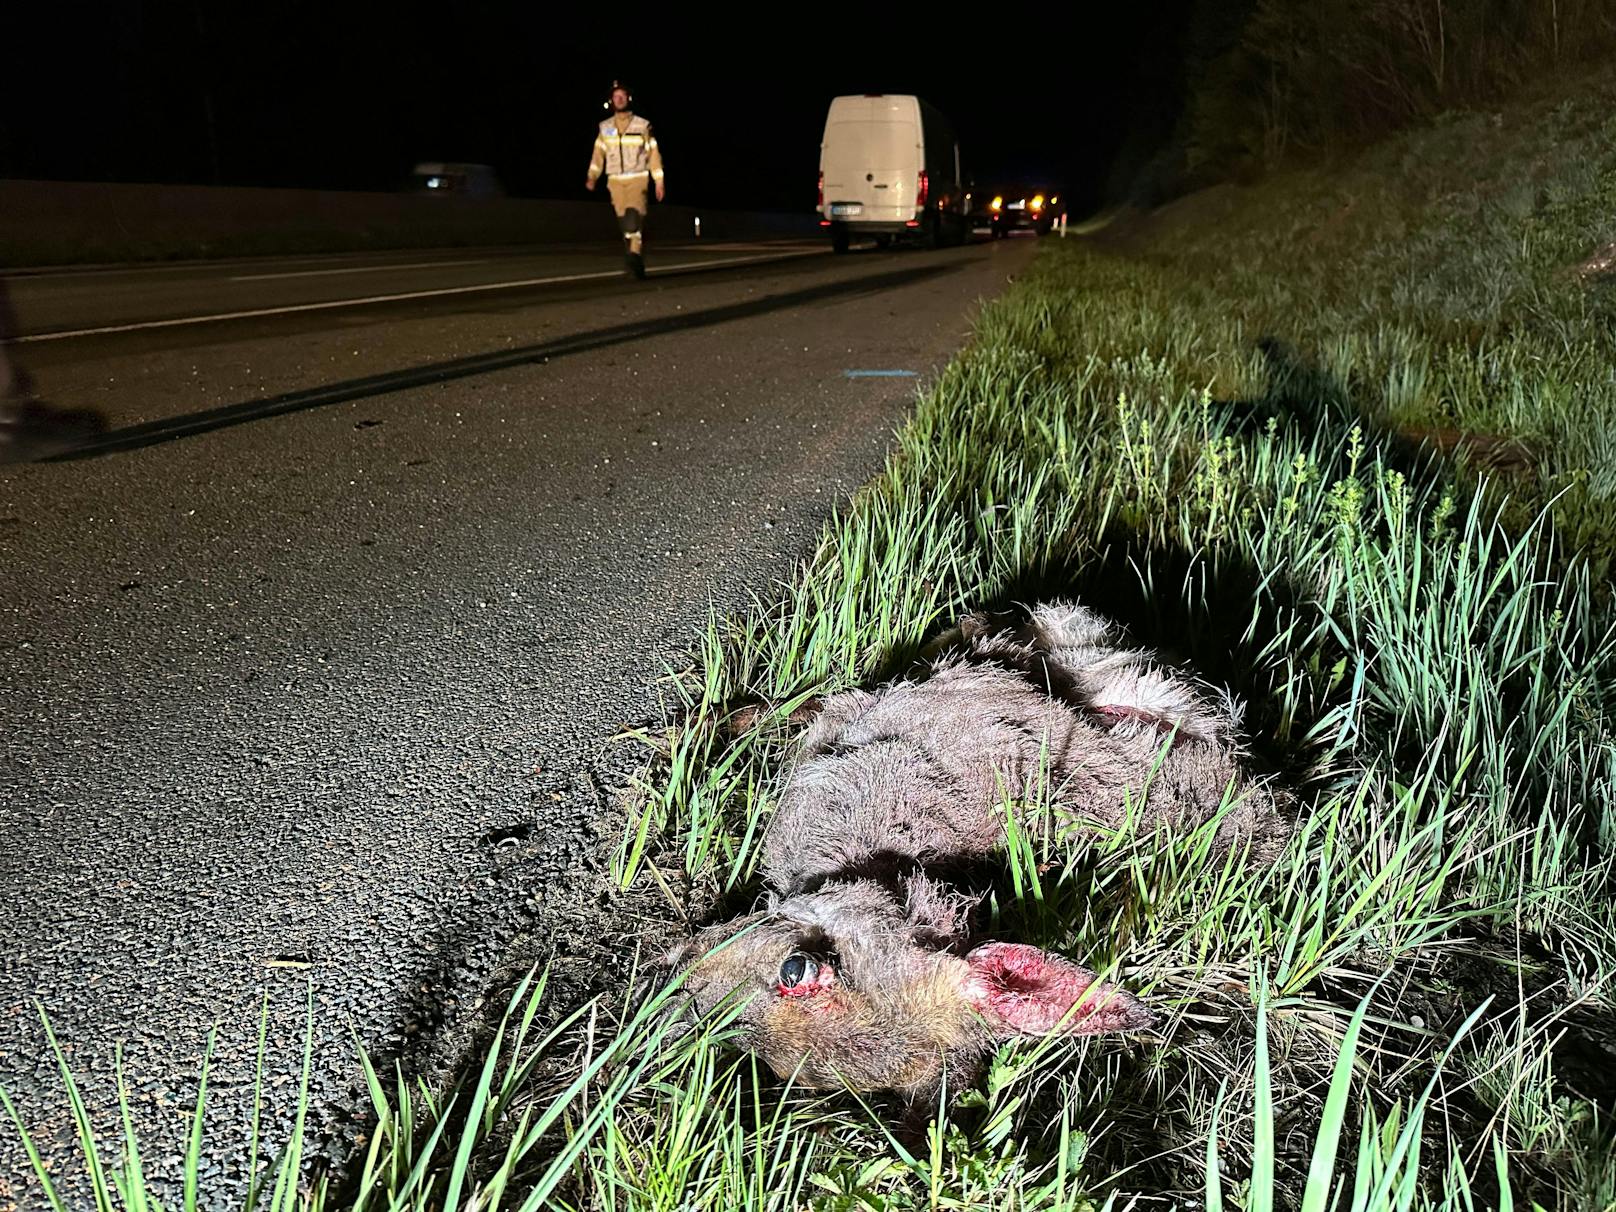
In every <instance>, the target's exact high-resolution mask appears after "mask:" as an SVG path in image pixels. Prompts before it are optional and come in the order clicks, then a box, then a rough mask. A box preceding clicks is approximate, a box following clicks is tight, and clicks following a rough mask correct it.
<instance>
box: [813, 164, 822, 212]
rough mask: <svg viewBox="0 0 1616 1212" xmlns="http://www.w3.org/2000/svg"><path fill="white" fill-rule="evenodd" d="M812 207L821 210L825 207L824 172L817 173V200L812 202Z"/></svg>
mask: <svg viewBox="0 0 1616 1212" xmlns="http://www.w3.org/2000/svg"><path fill="white" fill-rule="evenodd" d="M814 208H815V209H816V210H823V209H824V208H825V174H824V173H820V174H819V201H817V202H815V203H814Z"/></svg>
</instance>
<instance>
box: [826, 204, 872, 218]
mask: <svg viewBox="0 0 1616 1212" xmlns="http://www.w3.org/2000/svg"><path fill="white" fill-rule="evenodd" d="M830 213H831V214H833V215H862V214H863V213H864V207H863V206H862V205H860V204H859V203H857V202H833V203H831V208H830Z"/></svg>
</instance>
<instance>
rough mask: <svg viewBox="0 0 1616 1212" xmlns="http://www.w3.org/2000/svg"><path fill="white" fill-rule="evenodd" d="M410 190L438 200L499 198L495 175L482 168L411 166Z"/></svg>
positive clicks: (501, 191) (500, 189)
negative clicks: (412, 167) (440, 198)
mask: <svg viewBox="0 0 1616 1212" xmlns="http://www.w3.org/2000/svg"><path fill="white" fill-rule="evenodd" d="M409 188H410V190H411V192H412V193H418V194H435V195H436V196H438V197H443V198H447V197H458V198H503V197H504V196H505V188H504V186H502V185H501V184H500V183H499V175H498V174H497V173H495V172H494V170H493V169H491V168H489V167H488V165H486V164H444V163H441V162H437V161H428V162H425V163H422V164H417V165H416V166H415V172H414V173H413V174H411V176H410V186H409Z"/></svg>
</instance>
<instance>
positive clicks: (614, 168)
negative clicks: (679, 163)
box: [585, 80, 663, 278]
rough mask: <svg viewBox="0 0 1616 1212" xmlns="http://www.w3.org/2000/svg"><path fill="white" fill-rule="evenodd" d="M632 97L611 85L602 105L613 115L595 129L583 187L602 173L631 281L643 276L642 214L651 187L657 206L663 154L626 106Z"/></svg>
mask: <svg viewBox="0 0 1616 1212" xmlns="http://www.w3.org/2000/svg"><path fill="white" fill-rule="evenodd" d="M633 104H634V95H633V94H632V93H630V92H629V90H628V88H627V87H626V86H624V84H623V83H622V82H621V81H619V80H613V81H612V91H611V96H610V100H608V101H607V102H606V106H607V108H608V109H610V110H611V111H612V116H611V117H610V118H607V119H606V120H605V121H604V122H602V123H601V124H600V130H599V132H598V133H597V134H596V135H595V151H594V154H593V155H592V156H591V157H590V158H589V182H588V184H587V186H586V187H585V188H587V189H594V188H595V185H596V183H597V182H598V181H599V180H600V178H601V174H602V173H604V174H605V175H606V191H607V192H608V193H609V194H611V197H612V209H613V210H615V211H616V212H617V225H618V227H620V228H621V229H622V232H623V252H624V254H625V255H626V257H627V261H628V271H629V273H631V274H633V275H634V276H635V277H636V278H643V277H645V260H644V258H643V257H642V256H641V248H642V245H641V240H642V238H643V236H644V232H645V211H646V207H647V206H648V205H649V203H650V190H651V188H652V186H655V187H656V196H657V201H658V202H660V201H662V193H663V187H662V152H661V151H660V150H659V149H658V148H657V141H656V136H655V135H654V134H652V133H651V124H650V123H649V122H647V121H646V120H645V119H644V118H642V117H640V116H639V115H638V114H636V113H635V112H634V111H633V110H632V109H630V108H629V107H630V106H631V105H633Z"/></svg>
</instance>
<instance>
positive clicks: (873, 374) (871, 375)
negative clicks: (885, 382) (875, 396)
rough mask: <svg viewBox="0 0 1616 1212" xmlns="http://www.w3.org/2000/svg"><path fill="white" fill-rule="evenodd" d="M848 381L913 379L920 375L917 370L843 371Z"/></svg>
mask: <svg viewBox="0 0 1616 1212" xmlns="http://www.w3.org/2000/svg"><path fill="white" fill-rule="evenodd" d="M842 373H843V374H844V375H846V376H847V377H848V378H849V379H913V378H917V377H919V375H920V372H919V371H918V370H844V371H842Z"/></svg>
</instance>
